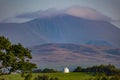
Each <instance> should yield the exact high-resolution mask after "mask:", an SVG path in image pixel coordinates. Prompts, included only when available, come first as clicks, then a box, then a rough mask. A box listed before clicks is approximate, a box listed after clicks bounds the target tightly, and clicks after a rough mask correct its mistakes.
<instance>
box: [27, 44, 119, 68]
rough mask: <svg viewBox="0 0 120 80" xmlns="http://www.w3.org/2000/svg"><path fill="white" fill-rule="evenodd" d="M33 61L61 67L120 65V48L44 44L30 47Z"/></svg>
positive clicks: (39, 64) (46, 65) (44, 65)
mask: <svg viewBox="0 0 120 80" xmlns="http://www.w3.org/2000/svg"><path fill="white" fill-rule="evenodd" d="M29 49H30V50H31V51H32V55H33V60H32V61H33V62H35V63H37V65H38V66H39V67H40V68H44V67H50V68H57V69H61V67H63V66H69V67H70V68H72V67H76V66H83V67H87V66H92V65H97V64H114V65H116V66H117V67H120V65H119V64H120V62H119V59H120V49H116V48H111V47H105V46H93V45H78V44H65V43H60V44H55V43H51V44H43V45H38V46H33V47H30V48H29Z"/></svg>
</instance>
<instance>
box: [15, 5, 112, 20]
mask: <svg viewBox="0 0 120 80" xmlns="http://www.w3.org/2000/svg"><path fill="white" fill-rule="evenodd" d="M59 14H69V15H72V16H76V17H81V18H85V19H90V20H101V21H111V18H110V17H108V16H105V15H103V14H102V13H100V12H98V11H97V10H95V9H93V8H89V7H80V6H73V7H70V8H67V9H64V10H56V9H47V10H45V11H42V10H40V11H37V12H31V13H25V14H22V15H19V16H17V18H28V19H34V18H39V17H50V16H55V15H59Z"/></svg>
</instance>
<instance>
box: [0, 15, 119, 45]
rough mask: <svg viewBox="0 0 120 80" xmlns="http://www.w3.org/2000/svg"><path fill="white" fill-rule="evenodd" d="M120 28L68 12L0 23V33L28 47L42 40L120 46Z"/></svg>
mask: <svg viewBox="0 0 120 80" xmlns="http://www.w3.org/2000/svg"><path fill="white" fill-rule="evenodd" d="M119 34H120V29H119V28H117V27H116V26H114V25H112V24H111V23H109V22H107V21H99V20H88V19H84V18H80V17H76V16H71V15H67V14H60V15H56V16H51V17H42V18H37V19H34V20H32V21H29V22H25V23H0V35H4V36H5V37H8V38H9V39H10V40H11V41H12V42H13V43H18V42H20V43H22V44H23V45H25V46H32V45H38V44H43V43H78V44H80V43H82V44H83V43H87V42H89V41H96V40H99V42H100V40H101V41H105V42H107V43H109V44H111V45H112V46H115V47H120V37H119Z"/></svg>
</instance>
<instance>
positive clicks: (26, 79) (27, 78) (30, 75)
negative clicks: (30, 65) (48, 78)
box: [24, 74, 32, 80]
mask: <svg viewBox="0 0 120 80" xmlns="http://www.w3.org/2000/svg"><path fill="white" fill-rule="evenodd" d="M31 78H32V74H28V75H27V76H25V79H24V80H31Z"/></svg>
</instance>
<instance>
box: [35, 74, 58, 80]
mask: <svg viewBox="0 0 120 80" xmlns="http://www.w3.org/2000/svg"><path fill="white" fill-rule="evenodd" d="M34 80H59V79H58V78H53V77H49V76H47V75H43V76H40V75H38V76H37V77H36V78H34Z"/></svg>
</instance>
